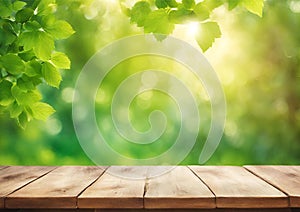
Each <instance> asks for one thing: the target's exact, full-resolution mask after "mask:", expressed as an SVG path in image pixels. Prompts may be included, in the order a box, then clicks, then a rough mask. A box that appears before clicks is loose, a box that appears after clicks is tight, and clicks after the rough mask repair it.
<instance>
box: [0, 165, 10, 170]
mask: <svg viewBox="0 0 300 212" xmlns="http://www.w3.org/2000/svg"><path fill="white" fill-rule="evenodd" d="M7 167H8V166H0V170H1V169H4V168H7Z"/></svg>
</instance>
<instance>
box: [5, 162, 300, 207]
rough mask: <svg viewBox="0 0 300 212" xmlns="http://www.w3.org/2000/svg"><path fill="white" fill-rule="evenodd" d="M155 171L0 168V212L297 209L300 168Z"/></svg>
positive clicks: (208, 168) (219, 168)
mask: <svg viewBox="0 0 300 212" xmlns="http://www.w3.org/2000/svg"><path fill="white" fill-rule="evenodd" d="M161 168H162V167H159V166H158V167H153V166H152V167H109V168H108V169H106V168H104V167H82V166H81V167H80V166H78V167H69V166H62V167H58V168H56V167H20V166H19V167H17V166H11V167H4V166H1V167H0V210H1V208H3V209H4V208H10V209H18V208H21V209H51V208H52V209H55V210H57V209H76V208H77V209H78V208H79V209H87V210H89V209H99V211H102V210H104V209H105V210H115V211H118V210H119V209H120V208H123V209H126V208H127V209H136V210H141V209H150V210H151V209H156V210H155V211H158V209H159V210H164V209H165V210H174V209H176V210H182V211H185V209H201V210H204V211H249V210H248V209H252V210H254V211H272V210H274V211H292V212H294V211H297V212H298V211H299V210H300V209H299V208H300V206H299V192H300V189H299V186H300V180H299V179H300V177H299V176H300V166H246V167H232V166H189V167H186V166H179V167H176V168H175V169H172V170H171V171H170V172H167V173H165V174H163V175H160V176H157V177H154V178H149V177H148V176H149V172H151V171H153V170H154V171H155V170H158V169H161ZM112 170H114V172H112ZM116 170H118V173H119V174H121V175H122V174H124V175H126V176H129V175H131V174H132V176H135V175H136V174H138V175H139V176H145V179H139V180H137V179H127V178H122V177H119V176H115V175H112V174H111V173H116V172H115V171H116ZM243 208H247V209H243Z"/></svg>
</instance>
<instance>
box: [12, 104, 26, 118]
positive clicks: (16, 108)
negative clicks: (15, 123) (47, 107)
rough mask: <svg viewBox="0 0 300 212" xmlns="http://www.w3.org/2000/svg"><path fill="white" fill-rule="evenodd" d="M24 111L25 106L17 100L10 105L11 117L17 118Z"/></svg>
mask: <svg viewBox="0 0 300 212" xmlns="http://www.w3.org/2000/svg"><path fill="white" fill-rule="evenodd" d="M22 111H23V107H22V106H20V105H18V103H17V102H16V101H14V103H13V104H11V105H10V106H9V113H10V118H17V117H18V116H19V115H20V114H21V113H22Z"/></svg>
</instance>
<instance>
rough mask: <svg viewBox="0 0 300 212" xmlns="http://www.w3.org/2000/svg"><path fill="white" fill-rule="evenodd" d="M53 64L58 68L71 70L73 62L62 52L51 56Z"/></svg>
mask: <svg viewBox="0 0 300 212" xmlns="http://www.w3.org/2000/svg"><path fill="white" fill-rule="evenodd" d="M51 62H52V63H53V64H54V65H55V66H56V67H57V68H61V69H70V66H71V61H70V60H69V58H68V57H67V55H65V54H64V53H62V52H55V53H53V54H52V55H51Z"/></svg>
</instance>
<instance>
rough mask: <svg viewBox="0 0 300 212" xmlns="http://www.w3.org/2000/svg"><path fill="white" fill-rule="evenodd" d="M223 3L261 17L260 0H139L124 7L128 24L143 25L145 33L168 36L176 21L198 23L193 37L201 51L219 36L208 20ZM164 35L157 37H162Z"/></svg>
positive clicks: (261, 0)
mask: <svg viewBox="0 0 300 212" xmlns="http://www.w3.org/2000/svg"><path fill="white" fill-rule="evenodd" d="M222 5H227V7H228V9H229V10H232V9H234V8H236V7H238V6H240V7H244V8H246V9H247V10H248V11H250V12H252V13H254V14H256V15H258V16H262V10H263V5H264V0H204V1H201V2H199V3H196V2H195V0H182V1H181V2H178V1H176V0H154V1H150V0H149V1H147V0H142V1H138V2H136V3H135V4H134V6H133V7H132V8H130V9H129V8H127V9H126V10H124V11H125V12H126V14H127V15H128V16H129V17H130V21H131V22H132V23H136V24H137V26H138V27H143V28H144V32H145V33H156V34H163V35H169V34H171V33H172V32H173V30H174V28H175V25H176V24H186V23H189V22H197V23H198V25H199V26H198V32H197V33H196V35H195V38H196V40H197V42H198V44H199V46H200V47H201V49H202V50H203V51H206V50H207V49H208V48H210V47H211V46H212V44H213V43H214V41H215V39H216V38H219V37H220V36H221V31H220V27H219V25H218V23H217V22H215V21H213V20H212V19H211V14H212V13H213V11H214V9H216V8H217V7H220V6H222ZM164 37H165V36H163V37H161V36H158V37H157V38H158V39H163V38H164Z"/></svg>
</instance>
